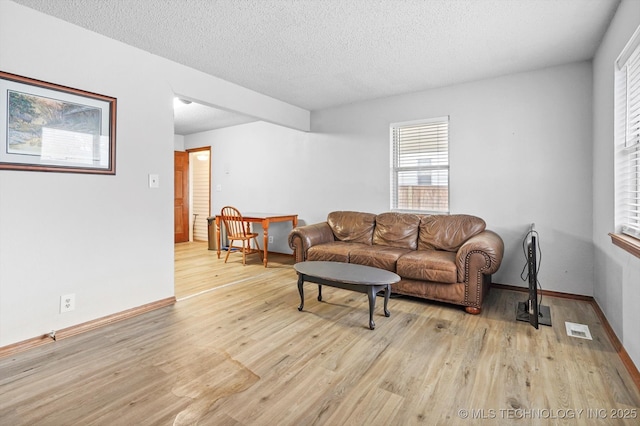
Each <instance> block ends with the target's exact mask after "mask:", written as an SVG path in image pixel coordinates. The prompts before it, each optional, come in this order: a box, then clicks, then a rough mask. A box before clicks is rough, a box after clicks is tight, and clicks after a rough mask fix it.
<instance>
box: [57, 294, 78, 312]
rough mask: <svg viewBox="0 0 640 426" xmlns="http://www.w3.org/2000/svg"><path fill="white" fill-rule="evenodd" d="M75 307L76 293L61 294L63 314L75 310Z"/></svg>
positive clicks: (61, 310)
mask: <svg viewBox="0 0 640 426" xmlns="http://www.w3.org/2000/svg"><path fill="white" fill-rule="evenodd" d="M75 308H76V295H75V293H74V294H66V295H64V296H60V313H61V314H62V313H65V312H69V311H73V310H74V309H75Z"/></svg>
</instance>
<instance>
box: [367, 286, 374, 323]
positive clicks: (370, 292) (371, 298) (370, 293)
mask: <svg viewBox="0 0 640 426" xmlns="http://www.w3.org/2000/svg"><path fill="white" fill-rule="evenodd" d="M367 296H369V328H370V329H371V330H373V329H375V328H376V323H375V322H373V311H374V310H375V309H376V291H375V290H374V287H373V286H369V288H368V291H367Z"/></svg>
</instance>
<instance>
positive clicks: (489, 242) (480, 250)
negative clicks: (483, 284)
mask: <svg viewBox="0 0 640 426" xmlns="http://www.w3.org/2000/svg"><path fill="white" fill-rule="evenodd" d="M474 255H477V256H474ZM503 255H504V242H503V241H502V238H500V236H499V235H498V234H496V233H495V232H493V231H490V230H485V231H483V232H481V233H479V234H478V235H475V236H473V237H471V238H469V239H468V240H467V241H466V242H465V243H464V244H463V245H462V246H461V247H460V248H459V249H458V252H457V254H456V266H457V267H458V281H460V282H469V280H475V279H476V277H477V274H478V273H481V274H484V275H491V274H493V273H494V272H496V271H497V270H498V268H499V267H500V263H501V262H502V257H503ZM478 256H479V258H478ZM472 257H475V258H477V259H476V260H475V261H473V262H472Z"/></svg>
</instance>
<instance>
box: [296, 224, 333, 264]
mask: <svg viewBox="0 0 640 426" xmlns="http://www.w3.org/2000/svg"><path fill="white" fill-rule="evenodd" d="M334 240H335V237H334V236H333V231H332V230H331V227H330V226H329V224H328V223H327V222H321V223H316V224H313V225H306V226H299V227H297V228H294V229H293V230H292V231H291V232H290V233H289V247H290V248H291V249H292V250H293V253H294V257H295V262H296V263H298V262H304V261H305V260H306V259H307V250H309V248H310V247H313V246H315V245H318V244H322V243H328V242H331V241H334Z"/></svg>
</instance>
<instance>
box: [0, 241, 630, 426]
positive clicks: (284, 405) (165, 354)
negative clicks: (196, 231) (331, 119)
mask: <svg viewBox="0 0 640 426" xmlns="http://www.w3.org/2000/svg"><path fill="white" fill-rule="evenodd" d="M231 259H233V260H231ZM231 259H230V260H229V263H228V264H227V265H224V263H223V260H222V259H220V260H218V259H217V257H216V255H215V252H209V251H207V250H206V245H202V244H184V245H177V246H176V283H177V284H176V293H177V295H178V298H179V300H178V302H177V303H176V304H175V305H173V306H169V307H165V308H161V309H158V310H155V311H153V312H149V313H146V314H144V315H140V316H138V317H135V318H132V319H128V320H124V321H121V322H118V323H114V324H112V325H109V326H106V327H103V328H101V329H98V330H94V331H90V332H87V333H84V334H80V335H77V336H74V337H70V338H67V339H63V340H59V341H57V342H54V343H51V344H48V345H45V346H41V347H38V348H35V349H32V350H30V351H27V352H23V353H20V354H17V355H13V356H11V357H7V358H3V359H0V424H2V425H12V426H13V425H194V424H200V425H265V426H266V425H332V426H333V425H385V426H387V425H476V424H485V425H494V424H498V425H518V424H520V425H555V424H561V425H565V424H566V425H583V424H594V425H596V424H597V425H600V424H610V425H618V424H628V425H637V424H639V423H640V413H638V410H640V393H639V391H638V389H637V388H636V387H635V385H634V383H633V382H632V380H631V378H630V376H629V374H628V372H627V371H626V370H625V368H624V366H623V364H622V362H621V361H620V359H619V357H618V355H617V354H616V352H615V350H614V348H613V347H612V345H611V343H610V342H609V340H608V338H607V335H606V332H605V330H604V328H603V327H602V325H601V324H600V322H599V319H598V316H597V315H596V313H595V312H594V309H593V307H592V306H591V304H590V303H588V302H583V301H576V300H569V299H565V298H557V297H545V298H544V301H543V303H544V304H545V305H548V306H550V308H551V313H552V318H553V327H541V328H540V329H539V330H535V329H534V328H532V327H531V326H530V325H528V324H526V323H523V322H516V321H515V306H516V303H517V302H518V301H520V300H524V299H525V297H526V296H525V294H524V293H521V292H515V291H510V290H503V289H493V290H492V292H491V293H490V295H489V299H488V300H487V301H486V304H485V308H484V310H483V313H482V314H481V315H479V316H472V315H469V314H466V313H465V312H464V310H462V309H461V308H459V307H455V306H449V305H443V304H436V303H430V302H426V301H420V300H415V299H409V298H402V297H399V298H393V299H392V300H391V301H390V305H389V309H390V311H391V317H389V318H386V317H384V314H383V313H382V303H381V302H382V300H381V299H380V300H379V301H378V306H376V316H375V321H376V329H375V330H370V329H369V328H368V302H367V297H366V295H364V294H360V293H353V292H349V291H346V290H341V289H335V288H324V289H323V296H324V301H323V302H318V301H317V300H316V298H315V297H316V294H317V293H316V288H315V286H314V285H312V284H305V286H306V287H305V288H306V289H307V293H306V295H307V297H306V303H305V310H304V311H303V312H299V311H298V309H297V307H298V304H299V295H298V291H297V287H296V274H295V272H294V270H293V268H292V266H291V265H292V258H291V257H288V256H281V257H279V259H276V257H275V256H274V258H273V263H271V262H270V264H269V268H266V269H265V268H264V267H263V266H262V264H261V263H260V260H259V257H257V256H255V259H252V260H250V261H248V263H247V265H246V266H244V267H243V266H242V264H241V256H240V255H237V256H234V257H232V258H231ZM183 284H185V285H184V286H183ZM180 295H181V296H180ZM565 321H570V322H576V323H581V324H587V325H588V326H589V328H590V331H591V334H592V335H593V340H584V339H578V338H575V337H568V336H567V335H566V332H565V325H564V323H565ZM633 413H635V415H634V414H633ZM616 415H618V416H626V417H627V419H626V420H624V419H614V418H613V417H614V416H616ZM633 417H635V418H633Z"/></svg>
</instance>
